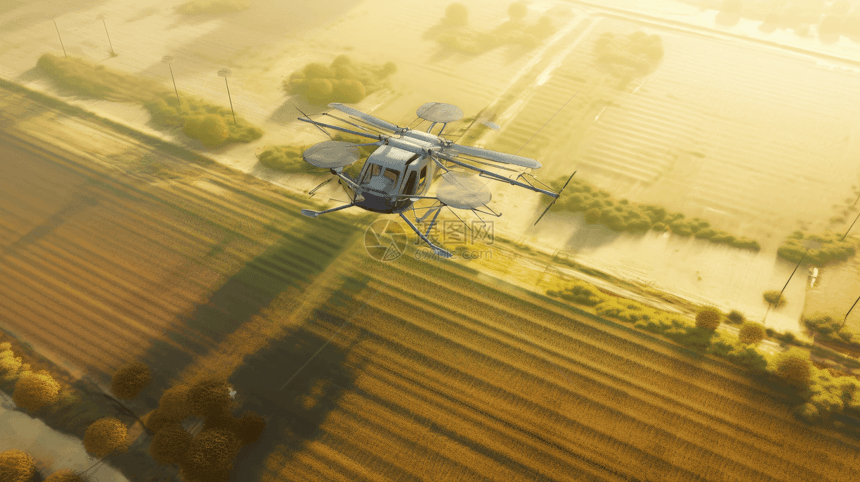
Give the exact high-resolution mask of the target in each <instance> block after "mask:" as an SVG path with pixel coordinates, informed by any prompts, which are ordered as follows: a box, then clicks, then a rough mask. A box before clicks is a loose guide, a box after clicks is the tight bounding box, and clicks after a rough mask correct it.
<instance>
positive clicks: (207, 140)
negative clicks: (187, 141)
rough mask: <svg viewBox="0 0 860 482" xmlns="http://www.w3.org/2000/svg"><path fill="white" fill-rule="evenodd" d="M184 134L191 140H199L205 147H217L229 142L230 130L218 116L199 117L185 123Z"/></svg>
mask: <svg viewBox="0 0 860 482" xmlns="http://www.w3.org/2000/svg"><path fill="white" fill-rule="evenodd" d="M182 133H183V134H185V135H186V136H188V137H190V138H191V139H198V140H199V141H200V142H202V143H203V145H204V146H207V147H215V146H218V145H221V144H223V143H224V141H226V140H227V138H228V137H229V136H230V128H229V127H227V122H225V121H224V118H223V117H222V116H220V115H218V114H207V115H203V116H200V115H197V116H191V117H189V118H188V119H187V120H186V121H185V127H183V129H182Z"/></svg>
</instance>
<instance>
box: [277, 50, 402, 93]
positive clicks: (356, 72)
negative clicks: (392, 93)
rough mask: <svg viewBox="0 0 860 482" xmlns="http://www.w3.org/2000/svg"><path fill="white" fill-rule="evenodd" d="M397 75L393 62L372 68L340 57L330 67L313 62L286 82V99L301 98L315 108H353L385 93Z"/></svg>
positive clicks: (344, 56) (372, 66) (348, 58)
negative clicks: (387, 81) (339, 104)
mask: <svg viewBox="0 0 860 482" xmlns="http://www.w3.org/2000/svg"><path fill="white" fill-rule="evenodd" d="M396 71H397V65H396V64H395V63H394V62H387V63H386V64H384V65H373V64H367V63H360V62H356V61H355V60H353V59H352V58H350V57H349V56H347V55H339V56H337V57H335V59H334V60H333V61H332V62H331V65H328V66H326V65H324V64H321V63H317V62H314V63H310V64H307V65H305V67H304V68H303V69H302V70H299V71H297V72H293V73H292V74H290V76H289V77H288V78H287V79H285V80H284V83H283V88H284V92H286V93H287V95H302V96H304V97H305V98H306V99H307V100H308V102H311V103H313V104H319V105H325V104H328V103H330V102H345V103H349V104H353V103H356V102H361V101H362V100H363V99H364V98H365V97H367V96H368V95H370V94H372V93H373V92H376V91H377V90H380V89H382V88H383V86H384V81H385V79H386V78H387V77H389V76H391V74H393V73H394V72H396Z"/></svg>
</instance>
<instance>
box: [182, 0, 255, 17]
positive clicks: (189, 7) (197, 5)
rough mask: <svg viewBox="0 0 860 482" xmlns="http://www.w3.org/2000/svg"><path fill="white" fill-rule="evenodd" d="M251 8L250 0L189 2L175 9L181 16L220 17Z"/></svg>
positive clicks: (197, 0) (195, 0)
mask: <svg viewBox="0 0 860 482" xmlns="http://www.w3.org/2000/svg"><path fill="white" fill-rule="evenodd" d="M249 8H251V1H250V0H190V1H188V2H185V3H183V4H182V5H179V6H178V7H176V12H177V13H181V14H182V15H222V14H225V13H234V12H241V11H242V10H247V9H249Z"/></svg>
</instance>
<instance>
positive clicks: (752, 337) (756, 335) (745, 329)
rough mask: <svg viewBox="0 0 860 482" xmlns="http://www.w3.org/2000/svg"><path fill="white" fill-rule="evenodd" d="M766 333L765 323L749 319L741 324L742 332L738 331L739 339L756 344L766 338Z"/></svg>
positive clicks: (742, 341) (749, 343)
mask: <svg viewBox="0 0 860 482" xmlns="http://www.w3.org/2000/svg"><path fill="white" fill-rule="evenodd" d="M764 335H765V331H764V325H762V324H761V323H756V322H753V321H748V322H746V323H744V324H743V325H742V326H741V329H740V332H739V333H738V339H740V341H741V343H746V344H748V345H754V344H756V343H759V342H760V341H762V340H763V339H764Z"/></svg>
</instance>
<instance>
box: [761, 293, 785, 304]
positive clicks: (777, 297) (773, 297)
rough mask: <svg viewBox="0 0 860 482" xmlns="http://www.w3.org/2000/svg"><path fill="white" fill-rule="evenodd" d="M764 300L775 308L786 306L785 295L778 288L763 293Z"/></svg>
mask: <svg viewBox="0 0 860 482" xmlns="http://www.w3.org/2000/svg"><path fill="white" fill-rule="evenodd" d="M762 298H764V301H765V302H766V303H767V304H769V305H770V306H772V307H773V308H781V307H783V306H785V295H784V294H782V293H781V292H779V291H776V290H769V291H765V292H764V293H762Z"/></svg>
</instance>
